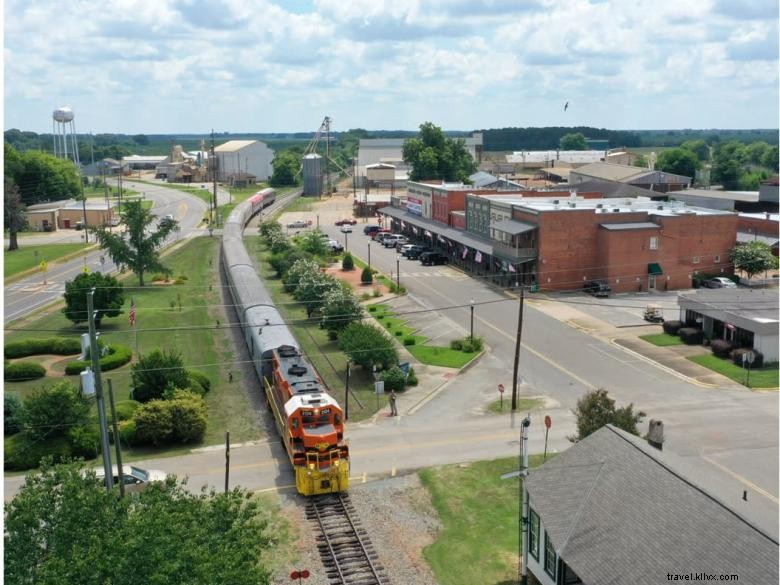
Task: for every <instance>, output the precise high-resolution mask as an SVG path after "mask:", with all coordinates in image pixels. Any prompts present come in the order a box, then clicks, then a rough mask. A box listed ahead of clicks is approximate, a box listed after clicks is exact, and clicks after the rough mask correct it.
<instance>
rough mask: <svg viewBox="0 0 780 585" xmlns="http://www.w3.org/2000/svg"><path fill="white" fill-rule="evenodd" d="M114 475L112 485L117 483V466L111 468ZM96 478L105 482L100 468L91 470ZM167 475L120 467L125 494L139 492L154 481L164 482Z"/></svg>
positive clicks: (155, 470) (154, 470) (160, 472)
mask: <svg viewBox="0 0 780 585" xmlns="http://www.w3.org/2000/svg"><path fill="white" fill-rule="evenodd" d="M112 469H113V473H114V485H118V482H119V466H118V465H113V466H112ZM93 471H94V472H95V475H96V476H97V478H98V479H99V480H100V481H102V482H105V477H106V473H105V470H104V469H103V468H102V467H96V468H94V470H93ZM167 477H168V474H167V473H165V472H164V471H160V470H159V469H141V468H140V467H136V466H134V465H122V483H124V484H125V491H126V492H140V491H142V490H145V489H146V488H147V487H148V486H149V484H150V483H152V482H156V481H165V479H166V478H167Z"/></svg>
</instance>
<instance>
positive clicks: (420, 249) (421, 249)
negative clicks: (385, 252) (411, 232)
mask: <svg viewBox="0 0 780 585" xmlns="http://www.w3.org/2000/svg"><path fill="white" fill-rule="evenodd" d="M430 251H431V249H430V247H428V246H421V245H419V244H414V245H413V246H412V247H411V248H409V249H408V250H404V251H403V252H401V255H402V256H406V257H407V258H409V260H417V259H419V258H420V255H421V254H424V253H425V252H430Z"/></svg>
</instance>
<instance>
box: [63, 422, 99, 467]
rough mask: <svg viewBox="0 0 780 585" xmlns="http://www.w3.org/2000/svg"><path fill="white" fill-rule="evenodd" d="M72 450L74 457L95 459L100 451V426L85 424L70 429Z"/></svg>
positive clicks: (69, 438)
mask: <svg viewBox="0 0 780 585" xmlns="http://www.w3.org/2000/svg"><path fill="white" fill-rule="evenodd" d="M68 440H69V441H70V446H71V451H72V453H73V456H74V457H83V458H84V459H94V458H95V457H97V456H98V453H99V451H100V426H99V425H97V424H83V425H78V426H75V427H73V428H72V429H70V430H69V431H68Z"/></svg>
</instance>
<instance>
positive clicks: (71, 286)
mask: <svg viewBox="0 0 780 585" xmlns="http://www.w3.org/2000/svg"><path fill="white" fill-rule="evenodd" d="M122 288H123V287H122V284H121V283H120V282H119V281H118V280H117V279H116V278H114V277H113V276H109V275H107V274H101V273H100V272H89V273H87V274H84V273H82V274H79V275H78V276H77V277H76V278H74V279H73V280H71V281H68V282H66V283H65V294H64V295H63V296H64V297H65V308H64V309H62V312H63V313H65V317H67V318H68V319H69V320H70V321H73V323H75V324H76V325H78V324H79V323H83V322H85V321H87V320H88V315H87V293H88V292H89V291H91V290H92V289H94V290H95V296H94V302H93V306H94V309H95V325H97V326H98V327H99V326H100V322H101V321H102V320H103V317H116V316H118V315H120V314H121V313H122V305H123V304H124V303H125V296H124V292H123V290H122Z"/></svg>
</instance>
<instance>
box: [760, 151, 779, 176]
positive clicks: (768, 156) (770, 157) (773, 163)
mask: <svg viewBox="0 0 780 585" xmlns="http://www.w3.org/2000/svg"><path fill="white" fill-rule="evenodd" d="M779 153H780V149H779V148H778V147H777V146H772V147H770V148H769V149H768V150H767V151H766V152H765V153H764V156H762V157H761V164H762V165H763V166H764V167H766V168H768V169H769V170H771V171H772V172H773V173H777V172H778V164H780V162H778V154H779Z"/></svg>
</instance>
